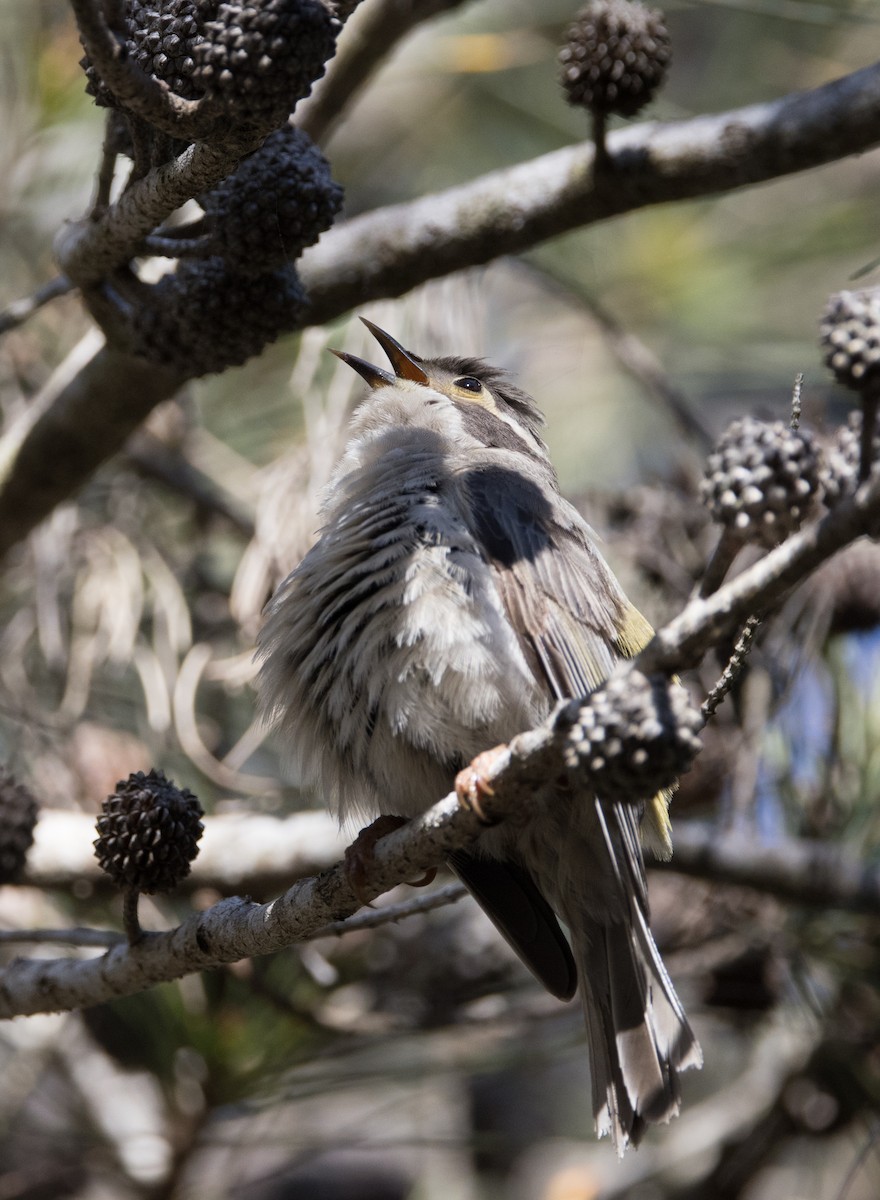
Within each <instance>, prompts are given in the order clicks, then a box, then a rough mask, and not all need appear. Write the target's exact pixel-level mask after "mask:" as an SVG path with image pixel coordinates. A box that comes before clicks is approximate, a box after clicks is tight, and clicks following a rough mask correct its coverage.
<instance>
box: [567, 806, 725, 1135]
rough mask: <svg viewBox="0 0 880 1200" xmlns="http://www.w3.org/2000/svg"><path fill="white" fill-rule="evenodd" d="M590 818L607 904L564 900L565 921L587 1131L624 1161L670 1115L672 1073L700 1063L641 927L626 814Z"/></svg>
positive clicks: (641, 897) (636, 857)
mask: <svg viewBox="0 0 880 1200" xmlns="http://www.w3.org/2000/svg"><path fill="white" fill-rule="evenodd" d="M595 811H596V814H597V817H598V825H599V828H600V829H601V832H602V835H603V840H604V843H605V847H606V850H607V852H608V857H607V860H606V868H607V870H608V873H607V876H606V886H607V888H608V898H609V903H608V905H607V906H606V908H605V910H604V912H601V911H597V910H596V909H595V908H592V910H591V906H590V904H589V902H586V903H584V902H583V900H584V899H585V898H584V897H582V898H581V900H582V902H581V903H578V902H577V901H576V900H575V898H574V897H567V898H566V899H567V902H566V903H564V915H565V916H566V919H567V921H568V925H569V930H570V933H571V939H572V946H573V948H574V952H575V959H576V962H577V968H578V984H579V987H580V989H581V998H582V1002H583V1009H584V1019H585V1022H586V1026H587V1037H588V1041H589V1045H590V1063H591V1070H592V1090H593V1112H594V1115H595V1118H596V1127H597V1130H598V1132H599V1133H600V1134H603V1133H610V1135H611V1138H612V1140H613V1142H614V1145H615V1147H616V1149H617V1152H618V1154H623V1151H624V1150H625V1149H626V1147H627V1146H628V1145H634V1146H635V1145H638V1143H639V1140H640V1139H641V1137H642V1134H643V1133H644V1131H645V1128H646V1126H647V1125H654V1124H659V1123H664V1122H666V1121H669V1120H670V1118H671V1117H674V1116H675V1115H676V1113H677V1112H678V1109H679V1103H680V1090H679V1079H678V1077H679V1074H680V1073H681V1072H682V1071H685V1070H687V1069H688V1068H689V1067H697V1066H700V1065H701V1064H702V1061H703V1059H702V1052H701V1050H700V1047H699V1044H698V1042H697V1040H696V1038H695V1037H694V1034H693V1031H692V1029H691V1027H690V1025H689V1024H688V1020H687V1017H686V1016H685V1013H684V1009H683V1008H682V1005H681V1001H680V1000H679V999H678V996H677V995H676V994H675V988H674V987H673V985H672V980H671V979H670V978H669V975H668V973H667V971H666V968H665V967H664V965H663V962H662V960H661V958H660V952H659V951H658V949H657V946H656V944H655V942H654V939H653V937H652V936H651V931H650V929H649V927H648V920H647V890H646V886H645V876H644V867H643V864H642V859H641V851H640V849H639V847H638V840H637V838H638V826H637V821H636V818H635V814H634V811H633V810H632V809H631V808H629V807H627V806H624V805H614V806H611V807H610V808H608V809H605V808H604V806H603V805H602V803H601V801H596V807H595ZM615 891H616V893H617V901H616V902H611V894H612V893H613V892H615ZM572 900H574V903H572Z"/></svg>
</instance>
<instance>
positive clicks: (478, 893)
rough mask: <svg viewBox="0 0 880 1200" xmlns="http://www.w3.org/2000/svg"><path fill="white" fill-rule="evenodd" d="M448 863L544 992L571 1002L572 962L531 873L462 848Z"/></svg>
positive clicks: (574, 973) (574, 975) (574, 977)
mask: <svg viewBox="0 0 880 1200" xmlns="http://www.w3.org/2000/svg"><path fill="white" fill-rule="evenodd" d="M449 865H450V866H451V867H452V869H453V870H454V871H455V873H456V875H457V876H458V877H459V879H460V880H461V882H462V883H463V884H464V885H465V887H466V888H467V889H468V891H469V892H470V893H471V895H472V896H473V897H474V899H475V900H476V901H477V903H478V904H479V905H480V908H482V910H483V912H484V913H485V914H486V916H487V917H489V919H490V920H491V921H492V923H493V924H494V925H495V927H496V929H498V931H499V933H501V934H502V935H503V936H504V938H505V939H506V940H507V941H508V942H509V943H510V944H511V946H513V948H514V950H515V951H516V952H517V954H518V955H519V956H520V958H521V959H522V961H523V962H524V963H525V964H526V966H527V967H528V968H529V970H530V971H532V973H533V974H534V975H535V976H536V977H537V978H538V979H539V980H540V982H541V983H542V984H543V985H544V987H545V988H546V989H547V991H548V992H550V993H552V995H554V996H558V997H559V999H560V1000H570V999H571V998H572V996H573V995H574V993H575V990H576V989H577V968H576V967H575V964H574V958H573V957H572V953H571V949H570V947H569V945H568V942H567V941H566V938H565V934H564V933H563V932H562V930H561V929H560V927H559V922H558V921H557V920H556V915H555V913H554V912H553V909H552V908H551V907H550V905H549V904H548V903H547V900H546V899H545V897H544V896H543V895H542V893H541V891H540V890H539V888H538V886H537V884H536V883H535V881H534V880H533V879H532V877H531V876H530V875H529V873H528V872H527V871H526V870H524V869H523V867H521V866H520V865H519V864H518V863H515V862H510V861H501V860H500V859H496V858H479V857H478V856H477V855H474V854H468V853H466V852H465V851H463V850H458V851H456V852H455V853H454V854H451V855H450V856H449Z"/></svg>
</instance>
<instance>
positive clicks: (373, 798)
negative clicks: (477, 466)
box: [260, 421, 548, 815]
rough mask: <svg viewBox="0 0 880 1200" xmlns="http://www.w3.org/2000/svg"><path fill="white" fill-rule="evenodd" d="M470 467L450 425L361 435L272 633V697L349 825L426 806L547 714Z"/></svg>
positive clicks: (267, 690)
mask: <svg viewBox="0 0 880 1200" xmlns="http://www.w3.org/2000/svg"><path fill="white" fill-rule="evenodd" d="M459 466H460V461H459V458H458V457H457V456H456V454H453V453H452V450H451V446H450V443H449V441H448V439H447V438H445V437H444V436H443V434H442V432H441V431H439V430H437V429H425V428H412V427H407V426H405V425H403V426H402V425H401V424H400V423H399V421H397V422H395V423H394V424H393V425H390V426H389V427H387V428H386V430H385V431H384V432H383V431H382V430H380V431H379V432H378V433H377V432H375V431H373V430H371V431H369V433H368V434H366V435H364V434H362V436H360V437H356V438H355V439H354V440H353V442H352V443H351V445H350V447H349V450H348V451H347V453H346V455H345V457H344V459H343V461H342V463H341V464H340V468H339V470H338V471H337V474H336V477H335V478H334V480H333V483H332V484H331V487H330V489H329V494H330V495H331V496H332V503H331V504H330V506H329V507H328V508H327V510H326V512H325V526H324V528H323V530H322V533H321V536H320V538H319V540H318V541H317V542H316V544H315V545H314V546H313V547H312V549H311V550H310V551H309V553H308V554H307V555H306V557H305V558H304V559H303V561H302V563H300V565H299V566H298V567H297V568H296V570H295V571H294V572H293V574H292V575H291V576H290V578H289V579H288V580H287V582H286V583H285V584H284V585H283V587H282V588H281V590H280V591H279V593H278V595H277V596H276V598H275V600H274V601H273V603H272V606H271V609H270V612H269V616H268V619H267V622H266V625H265V627H264V630H263V633H262V635H261V644H260V653H261V655H262V656H263V658H264V663H265V665H264V668H263V672H262V682H261V686H262V691H263V697H264V702H265V703H266V705H267V707H269V708H270V709H274V710H275V711H276V712H278V713H279V714H281V728H282V731H283V733H284V735H285V736H286V737H287V739H288V749H289V752H290V756H291V758H292V759H293V761H294V762H295V763H297V764H298V765H299V768H300V770H301V771H302V774H303V782H304V783H307V784H310V785H312V786H315V787H317V788H318V789H320V790H321V791H323V792H324V793H325V794H326V795H328V798H329V799H330V801H331V802H332V803H334V804H335V805H336V807H337V808H338V809H339V811H340V813H341V814H342V815H344V814H345V813H346V812H347V811H349V809H350V808H352V807H354V808H356V809H358V810H360V811H361V812H363V813H375V812H381V811H386V812H396V813H402V814H404V815H406V814H411V813H415V812H420V811H422V810H423V809H425V808H426V807H428V806H429V805H430V804H431V803H433V802H434V801H436V800H437V799H439V797H440V796H442V795H443V794H445V793H446V792H447V791H448V790H449V789H450V787H451V785H452V781H453V777H454V773H455V771H456V769H458V767H460V766H461V765H463V764H464V763H465V762H467V761H468V760H469V759H470V758H472V757H473V756H474V755H475V754H477V753H479V751H481V750H483V749H486V748H487V747H488V746H491V745H494V744H495V743H497V742H499V741H502V740H506V739H509V738H510V737H511V736H513V735H514V734H515V733H517V732H518V731H520V730H521V729H523V728H527V727H528V726H530V725H532V724H534V723H535V721H537V720H539V719H540V718H541V717H542V716H543V715H544V714H545V713H546V711H547V708H548V699H547V695H546V691H545V689H544V688H542V687H541V685H540V684H539V683H538V681H537V680H536V679H535V677H534V675H533V673H532V671H531V670H530V668H529V666H528V664H527V663H526V660H525V658H524V656H523V653H522V651H521V649H520V645H519V643H518V641H517V638H516V636H515V634H514V633H513V631H512V629H511V628H510V625H509V622H508V620H507V618H506V614H505V612H504V609H503V605H502V601H501V598H500V596H499V593H498V589H497V587H496V584H495V581H494V579H493V574H492V571H491V569H490V567H489V565H488V563H487V562H486V559H485V555H484V552H483V549H482V548H481V546H480V544H479V542H478V540H477V538H476V536H475V534H474V531H473V530H471V529H469V528H468V521H467V510H466V506H465V505H464V504H463V503H462V497H461V492H460V485H459V474H460V472H459V471H458V470H457V468H458V467H459Z"/></svg>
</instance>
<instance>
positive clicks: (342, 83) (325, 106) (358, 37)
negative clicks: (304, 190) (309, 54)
mask: <svg viewBox="0 0 880 1200" xmlns="http://www.w3.org/2000/svg"><path fill="white" fill-rule="evenodd" d="M467 2H468V0H373V2H372V3H371V4H368V5H367V6H366V8H365V9H364V10H363V12H362V14H361V17H360V20H359V21H358V22H357V23H356V24H355V25H349V27H348V29H347V31H346V36H345V38H344V39H343V40H342V41H341V42H340V45H339V49H338V51H337V52H336V56H335V58H334V59H333V60H332V65H331V67H330V69H329V70H328V72H327V74H326V75H325V76H324V78H323V79H321V80H319V82H318V83H317V84H316V86H315V87H314V89H313V90H312V95H311V96H310V97H309V98H308V99H307V100H305V101H304V102H303V103H301V104H300V105H299V107H298V109H297V116H296V121H295V124H296V125H297V126H298V127H299V128H300V129H302V130H304V131H305V132H306V133H307V134H308V135H309V136H310V137H312V138H314V140H315V141H316V142H320V141H324V140H326V138H327V137H328V136H329V134H330V133H331V132H332V130H333V127H334V125H335V124H336V122H337V121H338V120H339V118H340V116H342V114H343V112H344V110H345V109H346V108H347V106H348V105H349V104H350V103H351V100H352V98H353V97H354V96H355V95H356V94H357V92H359V91H360V90H361V89H362V88H363V87H364V85H365V84H367V83H368V82H369V81H370V79H371V78H372V76H373V75H374V74H375V72H376V71H377V70H378V69H379V67H380V66H381V65H382V63H383V62H384V61H385V60H386V59H387V58H389V57H390V55H391V53H392V52H393V50H394V48H395V47H396V46H397V44H398V42H400V41H402V40H403V38H405V37H406V35H407V34H408V33H410V32H411V31H412V30H413V29H415V28H416V26H417V25H420V24H421V23H422V22H424V21H428V20H430V19H431V17H436V16H437V15H438V14H439V13H443V12H450V11H451V10H452V9H455V8H459V7H460V6H461V5H462V4H464V3H467Z"/></svg>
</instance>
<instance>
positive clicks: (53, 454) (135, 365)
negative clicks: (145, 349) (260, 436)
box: [0, 346, 184, 555]
mask: <svg viewBox="0 0 880 1200" xmlns="http://www.w3.org/2000/svg"><path fill="white" fill-rule="evenodd" d="M183 382H184V381H183V378H182V377H181V376H180V375H178V374H175V373H174V372H172V371H167V370H165V369H163V368H161V367H158V366H156V365H154V364H151V363H147V362H145V361H144V360H143V359H140V358H132V357H129V356H128V355H124V354H120V353H118V352H117V351H114V350H111V349H109V348H108V347H106V346H105V347H104V348H103V349H101V350H99V351H98V353H97V354H96V355H95V356H94V357H93V358H92V359H90V361H89V362H87V363H86V365H85V366H84V367H82V368H81V369H80V370H79V371H78V372H77V373H76V375H75V376H74V377H73V379H69V380H68V379H64V378H59V379H58V381H57V384H58V386H57V387H56V384H55V381H53V380H50V381H49V383H48V384H47V386H46V387H45V388H44V390H43V392H42V393H41V394H40V396H38V397H37V398H36V399H35V400H34V401H33V403H32V404H31V405H30V406H29V407H28V408H27V410H26V411H25V412H24V413H23V414H22V416H21V417H19V419H18V421H17V422H16V423H15V424H14V425H13V426H12V427H11V428H10V429H9V431H8V432H7V433H6V434H5V435H4V437H3V438H2V440H0V480H3V487H2V492H0V555H3V554H5V553H6V551H7V550H9V548H10V547H11V546H14V545H15V543H16V542H18V541H19V540H20V539H21V538H22V537H24V536H25V534H26V533H28V532H29V531H30V530H31V529H33V528H35V527H36V526H37V525H38V524H39V523H40V521H42V520H43V518H44V517H46V516H47V515H48V514H49V513H50V512H51V511H52V509H53V508H54V507H55V506H56V504H60V503H61V501H62V500H66V499H67V498H68V497H69V496H70V495H71V494H72V493H73V492H75V491H76V490H77V488H79V487H80V486H81V485H82V484H83V483H85V481H86V479H88V477H89V475H90V474H91V472H92V471H93V470H94V469H95V467H97V466H98V465H99V464H100V463H102V462H104V461H105V460H106V459H108V458H110V457H111V456H112V455H114V454H115V453H116V452H117V450H119V449H120V448H121V447H122V446H123V445H124V443H125V440H126V438H127V437H128V436H129V434H130V433H131V432H132V430H133V429H135V428H136V427H137V426H138V425H139V424H140V423H141V422H142V421H143V420H144V418H145V417H146V416H147V415H148V414H149V413H150V412H151V410H152V409H153V408H155V406H156V405H157V404H159V403H160V402H161V401H162V400H165V399H167V398H168V397H169V396H171V395H173V394H174V393H175V392H176V391H177V389H178V388H179V387H180V386H181V384H182V383H183Z"/></svg>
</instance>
